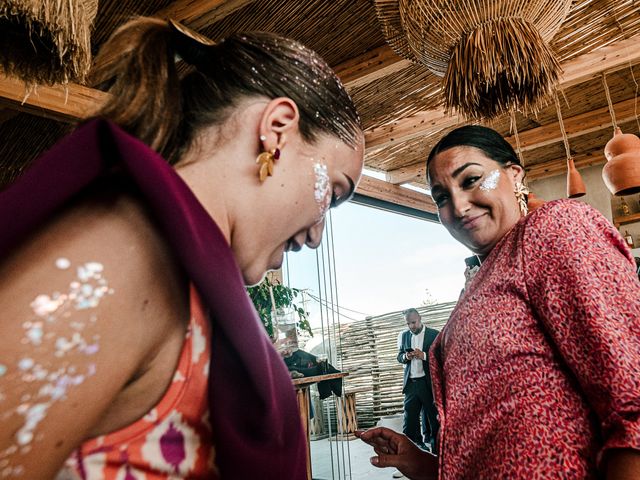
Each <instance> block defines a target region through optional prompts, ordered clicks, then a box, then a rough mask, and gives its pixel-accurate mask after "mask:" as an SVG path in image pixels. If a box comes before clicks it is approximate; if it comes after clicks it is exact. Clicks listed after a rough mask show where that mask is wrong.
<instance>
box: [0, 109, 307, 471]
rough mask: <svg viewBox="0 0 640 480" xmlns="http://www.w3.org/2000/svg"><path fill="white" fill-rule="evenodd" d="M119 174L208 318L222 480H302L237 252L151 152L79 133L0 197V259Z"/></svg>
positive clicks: (282, 377) (301, 444)
mask: <svg viewBox="0 0 640 480" xmlns="http://www.w3.org/2000/svg"><path fill="white" fill-rule="evenodd" d="M113 166H118V167H120V168H121V169H122V170H123V171H124V172H125V173H126V175H127V176H128V177H129V178H130V179H131V180H132V181H133V182H134V183H135V185H136V186H137V188H138V189H139V191H140V195H141V197H142V200H143V201H144V202H145V203H146V205H147V206H148V207H149V209H150V211H151V212H153V214H154V216H155V218H156V221H157V222H158V223H159V225H160V226H161V227H162V229H163V231H164V234H165V238H166V241H167V242H168V244H169V245H170V246H171V247H172V249H173V250H174V252H175V253H176V256H177V258H178V261H179V262H180V263H181V265H182V267H183V268H184V270H185V271H186V273H187V275H188V276H189V278H190V279H191V281H192V282H193V283H194V285H195V286H196V287H197V288H198V291H199V292H200V294H201V296H202V300H203V302H204V304H205V305H206V307H208V309H209V312H210V321H211V323H212V329H213V334H212V348H211V352H212V355H211V369H210V372H211V373H210V379H209V405H210V411H211V423H212V426H213V436H214V444H215V449H216V464H217V465H218V467H219V469H220V474H221V477H222V478H224V479H231V478H233V479H249V478H260V479H267V480H268V479H274V480H275V479H278V480H281V479H284V478H286V479H294V480H295V479H305V478H306V443H305V442H306V439H305V438H304V434H303V430H302V428H301V424H300V415H299V413H298V409H297V405H296V399H295V394H294V389H293V386H292V384H291V379H290V378H289V374H288V372H287V370H286V368H285V366H284V363H283V361H282V359H281V358H280V357H279V355H278V354H277V352H276V351H275V350H274V349H273V347H272V345H271V343H270V341H269V338H268V336H267V335H266V333H265V331H264V328H263V327H262V325H261V324H260V322H259V320H258V317H257V314H256V312H255V310H254V308H253V305H252V304H251V301H250V300H249V297H248V295H247V294H246V291H245V288H244V284H243V281H242V276H241V273H240V271H239V269H238V266H237V264H236V262H235V259H234V257H233V254H232V252H231V249H230V248H229V246H228V244H227V242H226V241H225V239H224V237H223V236H222V233H221V232H220V230H219V229H218V226H217V225H216V224H215V222H214V221H213V219H212V218H211V217H210V216H209V214H208V213H207V212H206V211H205V210H204V208H203V207H202V205H201V204H200V202H199V201H198V200H197V198H196V197H195V196H194V195H193V193H192V192H191V190H189V188H188V187H187V185H186V184H185V183H184V182H183V181H182V179H181V178H180V177H179V176H178V175H177V174H176V173H175V171H174V170H173V168H172V167H171V166H169V165H168V164H167V163H166V161H165V160H164V159H163V158H162V157H161V156H160V155H158V154H157V153H156V152H154V151H153V150H151V149H150V148H149V147H148V146H147V145H145V144H144V143H142V142H141V141H140V140H138V139H136V138H134V137H132V136H130V135H129V134H127V133H125V132H124V131H122V130H121V129H120V128H118V127H117V126H116V125H114V124H113V123H110V122H108V121H106V120H101V119H97V120H92V121H89V122H87V123H85V124H84V125H82V126H80V127H79V128H78V129H77V130H76V131H75V132H73V133H72V134H71V135H69V136H68V137H66V138H64V139H63V140H61V141H60V142H59V143H58V144H57V145H55V146H54V147H53V148H52V149H51V150H50V151H49V152H47V153H46V154H44V155H43V156H41V157H40V158H39V159H38V160H37V161H36V162H35V163H34V165H33V166H32V167H31V168H30V169H29V170H27V171H26V172H25V173H24V174H23V175H22V176H21V177H20V178H19V179H18V180H17V181H16V182H15V183H14V184H13V185H11V186H10V187H9V188H8V189H7V190H5V191H3V192H0V232H2V233H1V235H0V252H1V253H2V255H3V256H4V255H6V254H7V252H8V251H9V249H10V248H12V247H13V246H15V245H17V244H18V243H19V242H20V241H21V240H22V239H23V238H24V237H25V236H26V235H27V234H28V233H29V232H30V231H31V230H32V229H34V228H35V227H37V226H38V225H40V224H41V223H42V222H43V221H45V220H46V219H48V218H49V217H50V216H51V215H53V214H54V213H55V211H56V210H57V209H59V208H60V207H62V206H63V205H64V204H65V203H66V202H68V201H69V200H70V199H71V198H72V197H73V196H74V195H76V194H77V193H78V192H80V191H82V190H83V189H84V188H86V187H87V186H88V185H89V184H90V183H92V181H94V180H96V179H97V178H99V177H100V176H102V175H104V174H105V173H106V172H107V171H108V170H110V169H111V168H112V167H113ZM240 352H251V358H250V359H247V358H246V355H245V354H241V353H240Z"/></svg>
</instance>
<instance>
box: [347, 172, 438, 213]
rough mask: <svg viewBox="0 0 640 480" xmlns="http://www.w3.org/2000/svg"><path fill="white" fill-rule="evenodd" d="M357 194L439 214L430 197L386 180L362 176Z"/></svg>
mask: <svg viewBox="0 0 640 480" xmlns="http://www.w3.org/2000/svg"><path fill="white" fill-rule="evenodd" d="M356 193H358V194H360V195H364V196H365V197H370V198H376V199H378V200H382V201H384V202H390V203H394V204H396V205H402V206H405V207H408V208H413V209H415V210H420V211H422V212H428V213H437V208H436V205H435V203H433V200H432V198H431V196H430V195H427V194H425V193H421V192H417V191H415V190H410V189H408V188H403V187H401V186H399V185H392V184H391V183H389V182H385V181H384V180H378V179H377V178H373V177H369V176H366V175H363V176H362V179H361V180H360V183H359V184H358V188H357V189H356Z"/></svg>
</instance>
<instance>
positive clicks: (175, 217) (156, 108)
mask: <svg viewBox="0 0 640 480" xmlns="http://www.w3.org/2000/svg"><path fill="white" fill-rule="evenodd" d="M102 51H103V52H105V53H106V54H109V56H110V57H115V62H114V63H113V64H111V66H110V67H109V69H108V71H107V74H108V75H107V76H106V77H105V80H106V82H107V83H106V84H105V85H106V86H107V87H108V92H109V94H110V95H109V96H110V99H109V101H108V102H107V104H106V105H105V106H104V107H103V108H102V110H101V112H99V113H98V115H97V116H96V118H94V119H91V120H89V121H87V122H85V123H84V124H82V125H81V126H79V127H78V128H77V130H76V131H75V132H74V133H72V134H71V135H70V136H68V137H67V138H65V139H63V140H62V141H61V142H59V143H58V144H57V145H56V146H55V147H53V149H52V150H51V151H49V152H48V153H46V154H45V155H44V156H43V157H41V158H40V159H39V160H38V161H36V162H35V164H34V165H33V167H32V168H30V169H29V170H28V171H27V172H26V173H25V174H24V175H23V176H22V177H20V178H19V179H18V180H17V181H16V182H15V183H14V184H13V185H12V186H10V187H9V188H8V189H7V190H5V191H4V192H2V193H1V194H0V232H1V233H0V251H2V252H3V256H2V259H1V261H0V285H1V286H0V309H1V310H2V312H3V326H2V335H0V352H2V353H1V354H0V409H1V412H2V413H1V415H0V476H2V477H16V478H24V479H46V478H53V477H55V476H56V475H57V474H58V472H60V473H59V478H87V479H94V478H95V479H98V478H100V479H102V478H105V479H111V478H127V479H131V478H136V479H140V478H147V479H151V478H154V479H160V478H193V479H195V478H207V479H211V478H234V479H240V478H242V479H248V478H262V479H282V478H289V479H303V478H306V443H305V438H304V435H303V431H302V428H301V424H300V418H299V414H298V411H297V406H296V401H295V395H294V390H293V386H292V384H291V381H290V378H289V376H288V373H287V371H286V369H285V367H284V365H283V363H282V360H281V359H280V358H279V357H278V355H277V354H276V352H275V350H274V349H273V347H272V345H271V344H270V342H269V339H268V337H267V336H266V334H265V332H264V329H263V327H262V325H261V324H260V322H259V320H258V317H257V314H256V312H255V310H254V308H253V306H252V305H251V303H250V301H249V299H248V296H247V294H246V291H245V285H252V284H255V283H257V282H259V281H260V280H261V279H262V277H263V275H264V274H265V272H266V271H267V270H269V269H276V268H278V267H280V265H281V264H282V260H283V255H284V252H286V251H297V250H299V249H300V248H302V247H303V246H304V245H307V246H309V247H311V248H316V247H317V246H318V245H319V243H320V240H321V237H322V231H323V226H324V216H325V214H326V213H327V210H328V209H329V208H331V207H334V206H337V205H339V204H341V203H342V202H344V201H346V200H348V199H349V198H350V197H351V196H352V194H353V192H354V189H355V186H356V184H357V183H358V181H359V179H360V175H361V171H362V164H363V134H362V129H361V126H360V121H359V118H358V116H357V114H356V110H355V107H354V105H353V102H352V101H351V99H350V98H349V96H348V94H347V93H346V91H345V90H344V88H343V86H342V85H341V84H340V81H339V80H338V79H337V77H336V76H335V74H334V73H333V72H332V71H331V69H330V68H329V67H328V66H327V64H326V63H325V62H324V61H323V60H322V59H321V58H320V57H319V56H318V55H317V54H316V53H314V52H313V51H311V50H309V49H307V48H305V47H303V46H302V45H300V44H299V43H297V42H295V41H293V40H289V39H286V38H282V37H279V36H277V35H273V34H267V33H247V34H235V35H232V36H231V37H229V38H227V39H225V40H223V41H220V42H218V43H213V42H211V41H209V40H207V39H205V38H203V37H200V36H198V35H196V34H194V33H193V32H190V31H188V30H186V29H185V28H184V27H181V26H180V25H178V24H175V23H173V24H170V23H168V22H165V21H162V20H156V19H149V18H139V19H136V20H133V21H131V22H129V23H127V24H125V25H124V26H122V27H121V28H120V29H118V30H117V31H116V32H115V33H114V35H113V36H112V38H111V39H110V40H109V41H108V42H107V43H106V44H105V45H104V47H103V49H102ZM114 53H115V54H116V55H114ZM177 57H178V58H180V59H181V60H183V61H184V62H185V63H186V64H187V66H188V69H187V70H188V71H187V72H186V74H184V75H182V76H180V75H178V72H177V69H176V58H177Z"/></svg>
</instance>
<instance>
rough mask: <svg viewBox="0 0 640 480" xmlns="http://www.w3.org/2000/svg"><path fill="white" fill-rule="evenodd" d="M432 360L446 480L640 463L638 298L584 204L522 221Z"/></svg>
mask: <svg viewBox="0 0 640 480" xmlns="http://www.w3.org/2000/svg"><path fill="white" fill-rule="evenodd" d="M430 355H431V362H430V363H431V374H432V377H433V386H434V393H435V399H436V404H437V407H438V411H439V415H440V417H441V418H440V421H441V430H440V432H441V437H440V460H439V461H440V473H441V476H440V478H441V479H445V480H446V479H478V478H492V479H493V478H509V479H516V478H526V479H527V480H533V479H547V478H554V479H561V478H565V479H583V478H596V477H597V475H598V462H599V461H600V459H601V458H602V455H603V453H605V452H606V450H607V449H611V448H631V449H636V450H640V284H639V283H638V278H637V276H636V275H635V269H634V262H633V258H632V257H631V254H630V252H629V250H628V248H627V247H626V245H625V243H624V241H623V239H622V237H621V236H620V235H619V233H618V232H617V231H616V229H615V228H614V227H613V225H611V223H609V222H608V221H607V220H606V219H605V218H604V217H603V216H602V215H600V213H598V212H597V211H596V210H594V209H593V208H591V207H589V206H587V205H586V204H583V203H580V202H576V201H572V200H559V201H555V202H549V203H547V204H545V205H544V206H543V207H541V208H540V209H538V210H536V211H535V212H533V213H531V214H530V215H529V216H527V217H525V218H524V219H522V220H521V221H520V222H519V223H518V224H517V225H516V226H515V227H514V228H513V229H512V230H511V231H510V232H509V233H508V234H507V235H506V236H505V237H504V238H503V239H502V240H501V241H500V242H499V243H498V245H497V246H496V247H495V248H494V249H493V251H492V252H491V253H490V255H489V256H488V257H487V258H486V260H485V262H484V263H483V264H482V267H481V268H480V270H479V271H478V273H477V275H476V276H475V277H474V278H473V280H472V281H471V282H470V284H469V285H468V288H467V289H466V291H465V292H464V294H463V295H462V297H461V299H460V301H459V302H458V305H457V306H456V308H455V310H454V311H453V313H452V315H451V318H450V320H449V322H448V323H447V325H446V326H445V328H444V329H443V331H442V332H441V333H440V335H439V336H438V338H437V339H436V341H435V342H434V345H433V347H432V349H431V351H430Z"/></svg>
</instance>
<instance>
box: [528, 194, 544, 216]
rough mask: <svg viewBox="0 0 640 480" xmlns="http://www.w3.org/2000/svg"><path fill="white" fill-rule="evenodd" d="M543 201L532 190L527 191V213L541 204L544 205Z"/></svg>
mask: <svg viewBox="0 0 640 480" xmlns="http://www.w3.org/2000/svg"><path fill="white" fill-rule="evenodd" d="M544 203H545V201H544V200H542V199H541V198H540V197H538V196H537V195H536V194H535V193H533V192H529V195H527V207H529V213H531V212H533V211H534V210H537V209H538V208H540V207H541V206H542V205H544Z"/></svg>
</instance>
